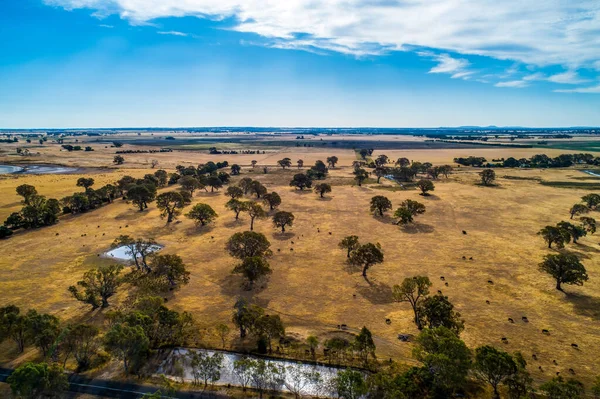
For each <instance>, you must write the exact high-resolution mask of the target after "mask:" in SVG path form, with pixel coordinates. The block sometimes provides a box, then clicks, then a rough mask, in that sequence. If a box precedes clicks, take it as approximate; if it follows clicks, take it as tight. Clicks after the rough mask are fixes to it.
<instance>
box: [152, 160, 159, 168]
mask: <svg viewBox="0 0 600 399" xmlns="http://www.w3.org/2000/svg"><path fill="white" fill-rule="evenodd" d="M158 164H159V162H158V159H153V160H152V161H150V166H151V167H152V169H154V168H156V167H157V166H158Z"/></svg>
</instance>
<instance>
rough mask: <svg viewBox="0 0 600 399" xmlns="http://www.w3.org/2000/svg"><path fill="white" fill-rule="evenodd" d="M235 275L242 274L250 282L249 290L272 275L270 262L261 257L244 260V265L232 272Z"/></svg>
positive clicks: (237, 266)
mask: <svg viewBox="0 0 600 399" xmlns="http://www.w3.org/2000/svg"><path fill="white" fill-rule="evenodd" d="M231 273H233V274H241V275H242V276H243V277H244V278H245V279H246V281H247V282H248V289H249V290H252V288H254V282H255V281H257V280H259V279H260V278H262V277H264V276H267V275H269V274H271V273H272V271H271V267H270V266H269V262H267V260H266V259H265V258H263V257H261V256H252V257H248V258H244V260H243V261H242V263H239V264H238V265H236V266H235V267H234V268H233V270H232V271H231Z"/></svg>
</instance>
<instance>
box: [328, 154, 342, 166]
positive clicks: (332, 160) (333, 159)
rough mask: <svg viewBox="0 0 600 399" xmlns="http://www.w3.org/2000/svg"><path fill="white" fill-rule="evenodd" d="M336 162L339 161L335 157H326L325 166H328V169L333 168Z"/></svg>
mask: <svg viewBox="0 0 600 399" xmlns="http://www.w3.org/2000/svg"><path fill="white" fill-rule="evenodd" d="M338 161H339V159H338V157H336V156H331V157H327V165H329V167H330V168H335V165H336V164H337V163H338Z"/></svg>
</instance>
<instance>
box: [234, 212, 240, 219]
mask: <svg viewBox="0 0 600 399" xmlns="http://www.w3.org/2000/svg"><path fill="white" fill-rule="evenodd" d="M239 218H240V213H239V212H236V213H235V220H238V219H239Z"/></svg>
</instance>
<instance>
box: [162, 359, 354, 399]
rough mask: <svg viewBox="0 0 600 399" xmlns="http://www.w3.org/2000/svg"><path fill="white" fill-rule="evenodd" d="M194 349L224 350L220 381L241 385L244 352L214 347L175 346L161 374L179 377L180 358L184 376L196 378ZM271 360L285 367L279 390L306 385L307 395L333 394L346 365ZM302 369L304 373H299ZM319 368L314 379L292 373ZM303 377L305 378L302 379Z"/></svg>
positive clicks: (315, 370) (274, 363)
mask: <svg viewBox="0 0 600 399" xmlns="http://www.w3.org/2000/svg"><path fill="white" fill-rule="evenodd" d="M190 351H195V352H200V353H204V354H208V355H210V356H212V355H213V354H215V353H221V354H222V355H223V363H222V366H223V367H222V368H221V378H220V379H219V380H218V381H217V382H216V384H217V385H228V384H231V385H235V386H241V383H240V380H239V378H238V377H237V376H236V375H235V373H234V367H233V365H234V362H235V361H236V360H240V359H242V358H244V355H242V354H239V353H234V352H225V351H213V350H206V349H185V348H178V349H174V350H173V351H172V352H171V353H170V354H169V356H168V357H167V358H166V359H165V361H164V362H163V363H162V364H161V366H160V368H159V370H158V374H164V375H166V376H167V377H170V378H172V379H177V378H178V377H176V376H175V375H173V373H172V371H173V364H174V363H175V361H177V362H179V364H181V365H182V366H183V369H184V379H186V380H188V381H189V382H192V381H193V380H194V377H193V375H192V368H191V366H190V361H189V357H188V354H189V353H190ZM247 357H248V358H250V359H253V360H257V359H259V358H258V357H254V356H247ZM266 361H267V363H270V364H273V365H274V366H275V367H277V368H279V369H281V370H282V371H283V372H282V377H283V378H282V380H281V384H279V385H278V386H276V387H275V389H276V390H278V391H285V392H290V391H291V389H290V387H294V386H296V387H298V386H302V394H303V396H321V397H323V396H325V397H333V396H334V393H333V392H331V388H330V387H331V384H330V383H331V381H332V379H333V378H335V377H336V376H337V374H338V372H340V371H342V370H343V369H341V368H339V367H333V366H324V365H313V364H305V363H299V362H295V361H292V360H283V359H269V360H266ZM297 372H300V373H297ZM314 372H318V373H319V375H320V377H321V380H320V381H315V380H311V379H307V380H302V379H300V380H298V379H296V380H295V382H294V378H293V377H292V374H300V375H302V374H305V375H306V374H309V373H314ZM300 381H301V382H300Z"/></svg>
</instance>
